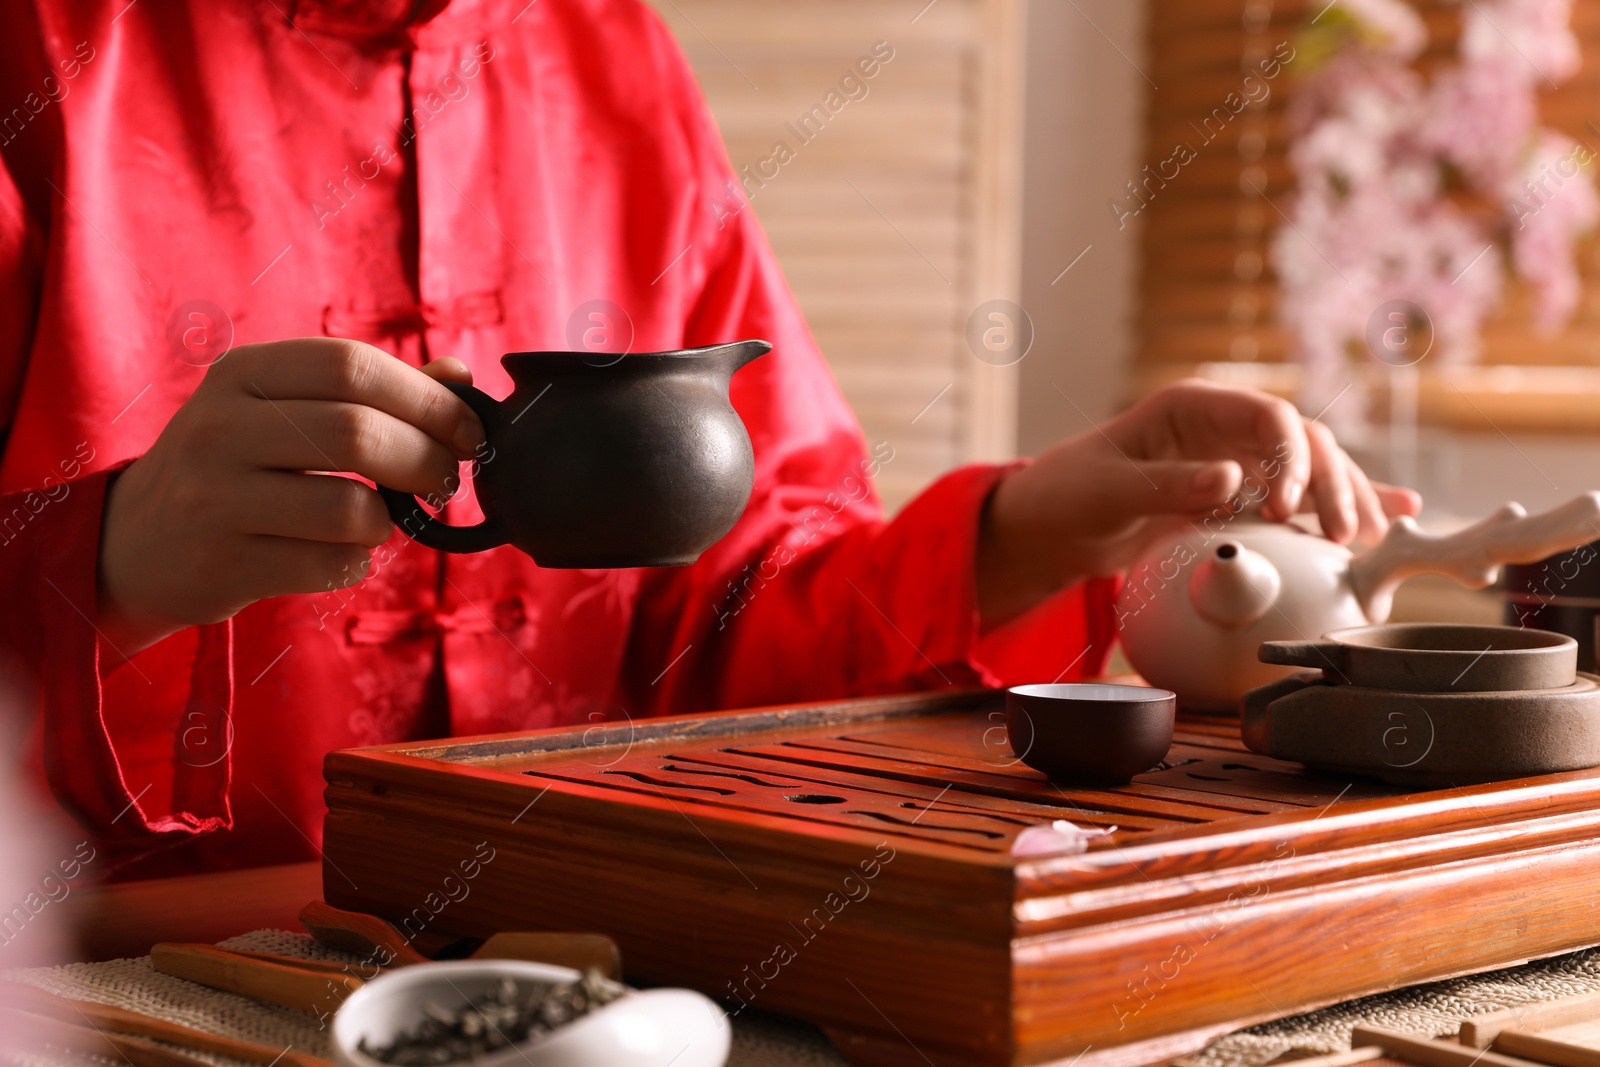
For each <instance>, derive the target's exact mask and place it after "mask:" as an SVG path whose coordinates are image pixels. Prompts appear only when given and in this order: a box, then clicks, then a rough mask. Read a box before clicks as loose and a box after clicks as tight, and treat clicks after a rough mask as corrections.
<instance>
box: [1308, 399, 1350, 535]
mask: <svg viewBox="0 0 1600 1067" xmlns="http://www.w3.org/2000/svg"><path fill="white" fill-rule="evenodd" d="M1306 434H1307V437H1308V438H1309V440H1310V444H1311V482H1310V486H1309V489H1310V492H1311V500H1312V503H1313V505H1314V506H1315V508H1316V512H1317V518H1318V520H1319V521H1320V522H1321V523H1322V532H1323V534H1324V535H1325V536H1326V537H1327V538H1328V539H1329V540H1332V541H1337V542H1339V543H1340V544H1345V543H1347V542H1349V541H1350V540H1351V539H1352V538H1354V537H1355V535H1356V530H1357V528H1358V526H1359V520H1358V518H1357V515H1356V495H1355V488H1354V485H1353V483H1352V479H1351V475H1350V469H1351V467H1352V466H1353V464H1352V463H1351V462H1350V460H1349V458H1348V457H1346V456H1345V454H1344V449H1342V448H1340V447H1339V443H1338V442H1337V441H1335V440H1334V438H1333V432H1332V431H1331V430H1329V429H1328V428H1327V427H1326V426H1324V425H1322V423H1320V422H1314V423H1309V424H1308V425H1307V427H1306Z"/></svg>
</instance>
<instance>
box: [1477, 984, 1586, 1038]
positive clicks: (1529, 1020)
mask: <svg viewBox="0 0 1600 1067" xmlns="http://www.w3.org/2000/svg"><path fill="white" fill-rule="evenodd" d="M1593 1020H1600V993H1585V994H1583V995H1582V996H1577V997H1562V998H1561V999H1560V1000H1548V1001H1545V1002H1544V1003H1542V1004H1524V1005H1523V1006H1522V1007H1520V1008H1503V1009H1501V1010H1500V1011H1491V1012H1485V1013H1484V1014H1482V1015H1474V1016H1472V1017H1470V1018H1468V1019H1464V1020H1462V1022H1461V1043H1462V1044H1463V1045H1471V1046H1472V1047H1473V1048H1488V1047H1489V1046H1490V1045H1492V1044H1494V1043H1495V1042H1496V1039H1497V1038H1499V1036H1500V1034H1501V1032H1502V1031H1505V1030H1509V1029H1512V1028H1516V1029H1519V1030H1548V1029H1550V1028H1551V1027H1556V1026H1571V1025H1573V1024H1574V1023H1584V1022H1590V1021H1593Z"/></svg>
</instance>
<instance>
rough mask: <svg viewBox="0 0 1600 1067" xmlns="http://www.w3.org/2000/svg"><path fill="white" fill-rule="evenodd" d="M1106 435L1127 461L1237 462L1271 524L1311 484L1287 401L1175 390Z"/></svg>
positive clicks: (1296, 418)
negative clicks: (1258, 492) (1258, 491)
mask: <svg viewBox="0 0 1600 1067" xmlns="http://www.w3.org/2000/svg"><path fill="white" fill-rule="evenodd" d="M1106 433H1107V437H1108V438H1109V439H1110V440H1111V441H1112V443H1113V444H1116V445H1117V447H1118V448H1119V449H1121V450H1122V451H1124V452H1126V453H1127V454H1128V455H1131V456H1132V457H1134V458H1135V459H1161V458H1176V457H1179V456H1182V457H1184V458H1188V459H1196V460H1198V459H1211V460H1220V459H1233V460H1237V461H1238V462H1239V464H1240V465H1241V466H1242V467H1243V468H1244V476H1245V477H1246V478H1247V479H1252V480H1255V481H1259V482H1262V483H1264V484H1265V486H1266V493H1265V497H1264V500H1263V504H1262V509H1261V510H1262V514H1264V515H1265V516H1266V517H1268V518H1272V519H1280V520H1281V519H1287V518H1288V517H1289V516H1291V515H1293V514H1294V513H1295V511H1296V510H1298V508H1299V506H1300V501H1301V499H1302V497H1303V495H1304V493H1305V490H1306V487H1307V484H1308V482H1309V480H1310V476H1311V467H1312V457H1311V449H1310V445H1309V442H1308V440H1307V438H1306V430H1305V422H1304V420H1303V419H1301V417H1300V414H1299V412H1297V411H1296V410H1295V408H1294V405H1292V404H1290V403H1289V402H1288V401H1285V400H1280V399H1278V398H1277V397H1273V396H1269V395H1267V394H1266V393H1261V392H1257V391H1255V390H1253V389H1239V388H1234V387H1232V386H1223V385H1217V384H1215V383H1212V382H1205V381H1200V380H1192V381H1184V382H1179V383H1177V384H1175V385H1170V386H1167V387H1166V388H1164V389H1161V390H1159V391H1157V392H1156V393H1154V394H1152V395H1151V396H1150V397H1149V398H1148V399H1147V400H1146V401H1144V402H1143V403H1141V404H1138V405H1135V406H1134V407H1133V408H1131V409H1129V410H1128V411H1127V412H1125V413H1124V414H1123V415H1121V416H1120V417H1118V418H1117V419H1115V420H1113V422H1112V423H1111V424H1110V425H1109V426H1107V427H1106Z"/></svg>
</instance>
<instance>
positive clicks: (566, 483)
mask: <svg viewBox="0 0 1600 1067" xmlns="http://www.w3.org/2000/svg"><path fill="white" fill-rule="evenodd" d="M771 350H772V346H771V345H770V344H768V343H767V342H766V341H737V342H734V343H732V344H725V345H712V346H711V347H709V348H691V349H685V350H683V351H678V352H640V353H632V354H629V355H627V356H622V357H618V358H616V359H614V360H612V361H611V362H609V363H608V364H607V365H604V366H601V365H597V364H596V363H594V362H592V356H593V354H592V353H583V352H512V353H510V354H509V355H506V356H504V357H502V358H501V360H500V362H501V364H502V365H503V366H504V367H505V369H506V371H507V373H509V374H510V375H511V381H512V384H513V389H512V392H511V395H510V396H509V397H507V398H506V399H504V400H495V399H493V398H492V397H490V396H489V395H488V394H487V393H484V392H483V391H481V390H479V389H475V388H473V387H472V386H470V385H458V384H455V383H451V382H446V383H444V384H445V386H446V387H447V388H449V389H450V390H451V391H452V392H454V393H455V394H456V395H457V396H459V397H461V399H462V400H464V401H466V402H467V405H468V406H469V407H471V408H472V410H473V411H475V412H477V414H478V418H480V419H482V420H483V428H484V431H485V433H486V435H487V437H488V446H487V447H486V448H485V450H484V454H483V457H482V458H481V459H479V460H477V461H475V462H474V463H473V464H472V471H473V483H474V485H475V486H476V488H477V492H478V502H479V504H480V505H482V507H483V513H484V516H485V518H484V521H483V522H480V523H478V524H477V525H476V526H451V525H449V524H448V523H444V522H441V521H439V520H438V519H435V518H433V517H431V516H429V515H428V514H427V512H425V511H423V509H422V505H421V504H420V503H419V502H418V501H417V498H416V497H414V496H412V495H411V494H410V493H402V492H399V491H397V490H394V489H387V488H384V487H383V486H379V487H378V491H379V492H380V493H382V494H383V499H384V502H385V503H387V504H388V506H389V515H390V516H391V517H392V518H393V519H394V521H395V524H396V525H397V526H399V527H400V529H402V530H403V531H405V533H406V534H407V535H408V536H410V537H411V538H413V539H414V540H416V541H417V542H419V543H420V544H424V545H427V546H428V547H429V548H437V549H440V550H441V551H444V552H482V551H484V550H485V549H489V548H495V547H497V546H499V545H506V544H509V545H515V546H516V547H518V548H520V549H521V550H522V551H524V552H526V553H527V554H528V555H530V556H532V557H533V559H534V562H536V563H538V564H539V566H541V567H671V566H680V565H683V564H687V563H693V562H694V561H695V560H696V559H698V558H699V557H700V553H701V552H704V551H705V550H706V549H707V548H710V547H711V546H712V545H713V544H715V543H716V542H717V541H718V540H720V539H721V537H722V535H723V534H725V533H727V532H728V531H729V530H730V529H732V528H733V524H734V523H735V522H737V521H738V519H739V516H740V515H741V514H743V512H744V508H745V504H747V503H748V502H749V500H750V489H751V486H752V483H753V482H754V478H755V459H754V456H753V455H752V454H751V451H750V437H749V435H748V434H747V433H746V432H745V428H744V423H743V422H741V421H740V420H739V416H738V414H737V413H736V412H735V411H734V410H733V405H732V404H730V403H729V402H728V382H729V379H731V378H732V377H733V372H734V371H736V370H738V369H739V368H740V367H742V366H744V365H745V364H746V363H748V362H750V361H751V360H752V359H755V358H756V357H757V356H760V355H764V354H765V353H767V352H769V351H771Z"/></svg>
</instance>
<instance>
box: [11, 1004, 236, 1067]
mask: <svg viewBox="0 0 1600 1067" xmlns="http://www.w3.org/2000/svg"><path fill="white" fill-rule="evenodd" d="M0 1019H6V1020H9V1021H10V1025H7V1026H6V1027H5V1030H6V1031H7V1033H8V1034H9V1033H12V1032H14V1031H15V1030H16V1029H19V1028H22V1027H25V1028H26V1029H23V1031H22V1032H23V1033H24V1034H27V1035H28V1036H30V1037H34V1038H43V1039H45V1040H46V1041H48V1042H49V1043H50V1044H52V1045H55V1046H56V1047H57V1048H62V1049H66V1050H69V1051H72V1052H77V1053H82V1054H87V1055H90V1056H103V1057H105V1058H107V1059H110V1060H118V1059H120V1060H121V1061H123V1062H126V1063H130V1064H132V1065H133V1067H211V1065H210V1064H209V1063H207V1062H206V1061H205V1060H202V1059H201V1058H200V1057H198V1056H191V1055H189V1054H188V1053H187V1052H179V1051H178V1050H177V1049H170V1048H166V1047H165V1046H163V1045H158V1044H157V1043H156V1042H154V1041H152V1040H150V1039H149V1038H147V1037H135V1036H133V1035H130V1034H116V1033H107V1032H106V1031H104V1030H96V1029H95V1028H94V1027H92V1026H83V1025H81V1024H79V1023H69V1022H63V1021H61V1020H60V1019H56V1018H52V1017H51V1016H48V1015H35V1014H33V1013H32V1012H27V1011H17V1010H15V1009H13V1008H6V1009H3V1010H0ZM33 1043H34V1042H28V1041H25V1042H24V1043H23V1047H24V1048H26V1047H27V1046H28V1045H30V1044H33Z"/></svg>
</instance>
